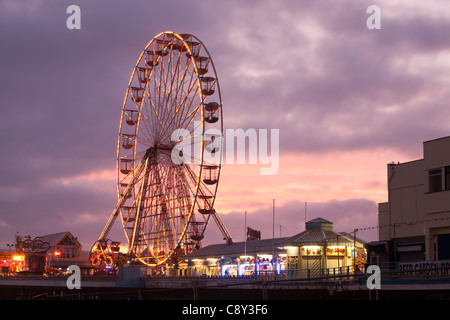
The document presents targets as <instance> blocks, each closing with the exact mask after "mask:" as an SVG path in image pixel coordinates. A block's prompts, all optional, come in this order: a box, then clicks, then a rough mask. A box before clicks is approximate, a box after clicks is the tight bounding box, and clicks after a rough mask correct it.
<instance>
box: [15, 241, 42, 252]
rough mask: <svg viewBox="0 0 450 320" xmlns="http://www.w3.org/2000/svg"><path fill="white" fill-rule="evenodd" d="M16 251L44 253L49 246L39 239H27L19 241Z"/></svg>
mask: <svg viewBox="0 0 450 320" xmlns="http://www.w3.org/2000/svg"><path fill="white" fill-rule="evenodd" d="M17 249H18V250H19V251H20V252H23V253H45V252H47V251H48V249H50V244H49V243H48V242H44V241H42V240H40V239H35V240H31V239H27V240H23V241H22V240H21V241H19V242H18V243H17Z"/></svg>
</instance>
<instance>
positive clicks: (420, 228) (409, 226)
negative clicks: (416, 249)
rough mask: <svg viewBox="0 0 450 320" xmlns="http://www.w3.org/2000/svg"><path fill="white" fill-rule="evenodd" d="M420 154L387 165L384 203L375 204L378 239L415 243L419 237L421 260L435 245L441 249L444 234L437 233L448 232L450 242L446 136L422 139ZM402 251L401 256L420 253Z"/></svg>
mask: <svg viewBox="0 0 450 320" xmlns="http://www.w3.org/2000/svg"><path fill="white" fill-rule="evenodd" d="M423 153H424V158H423V159H420V160H415V161H411V162H406V163H401V164H388V166H387V170H388V172H387V178H388V202H387V203H380V204H379V206H378V223H379V239H380V240H382V241H383V240H387V241H389V240H393V239H394V242H397V243H400V242H401V241H403V240H405V241H403V243H406V240H407V239H409V240H410V242H411V243H417V242H420V241H419V240H418V239H420V238H423V239H424V240H423V241H424V250H425V259H427V260H433V259H434V258H436V257H437V248H438V247H440V248H441V253H442V251H443V250H444V249H443V245H442V243H443V242H444V240H445V239H446V237H444V236H438V235H443V234H449V245H450V173H449V172H450V169H447V171H446V167H449V168H450V137H446V138H441V139H436V140H431V141H427V142H424V144H423ZM446 172H447V174H446ZM439 179H440V180H439ZM439 185H440V186H439ZM437 186H439V188H438V187H437ZM437 188H438V189H440V190H438V189H437ZM438 238H440V239H441V244H440V245H439V244H438ZM400 239H403V240H400ZM445 241H447V240H445ZM411 246H412V245H411ZM394 247H395V246H394ZM403 250H405V252H404V256H407V254H410V256H416V257H418V256H420V255H414V254H411V253H407V252H406V251H407V250H406V249H405V248H403ZM449 256H450V253H449Z"/></svg>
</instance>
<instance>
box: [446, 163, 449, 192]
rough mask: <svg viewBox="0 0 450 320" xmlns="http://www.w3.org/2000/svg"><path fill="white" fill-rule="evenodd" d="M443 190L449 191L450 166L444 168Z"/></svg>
mask: <svg viewBox="0 0 450 320" xmlns="http://www.w3.org/2000/svg"><path fill="white" fill-rule="evenodd" d="M445 190H450V166H446V167H445Z"/></svg>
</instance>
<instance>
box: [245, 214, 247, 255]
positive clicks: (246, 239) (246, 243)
mask: <svg viewBox="0 0 450 320" xmlns="http://www.w3.org/2000/svg"><path fill="white" fill-rule="evenodd" d="M244 241H245V242H244V256H246V255H247V211H245V218H244Z"/></svg>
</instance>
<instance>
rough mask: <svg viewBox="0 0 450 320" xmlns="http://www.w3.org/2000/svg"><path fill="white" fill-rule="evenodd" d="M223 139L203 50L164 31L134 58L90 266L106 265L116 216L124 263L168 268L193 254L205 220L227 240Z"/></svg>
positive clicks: (191, 39)
mask: <svg viewBox="0 0 450 320" xmlns="http://www.w3.org/2000/svg"><path fill="white" fill-rule="evenodd" d="M222 137H223V112H222V100H221V94H220V88H219V80H218V77H217V73H216V70H215V67H214V64H213V61H212V59H211V56H210V55H209V52H208V50H207V49H206V47H205V45H204V44H203V43H202V42H201V41H200V40H199V39H198V38H197V37H195V36H193V35H190V34H177V33H175V32H170V31H167V32H163V33H160V34H158V35H157V36H155V37H154V38H153V39H152V40H151V41H150V42H149V43H148V44H147V46H146V47H145V48H144V50H143V51H142V53H141V54H140V56H139V58H138V60H137V62H136V65H135V67H134V69H133V71H132V74H131V78H130V80H129V83H128V88H127V90H126V93H125V98H124V101H123V106H122V113H121V120H120V126H119V134H118V142H117V195H118V202H117V205H116V207H115V209H114V210H113V212H112V214H111V216H110V218H109V220H108V222H107V223H106V225H105V227H104V229H103V231H102V233H101V235H100V236H99V238H98V240H97V241H96V242H95V243H94V245H93V246H92V249H91V261H92V263H93V264H94V265H96V266H99V265H102V264H103V265H104V264H105V261H106V264H107V265H108V263H109V264H111V255H112V254H113V253H114V252H117V242H113V241H111V240H109V239H108V238H107V237H108V234H109V232H110V230H111V228H112V226H113V224H114V222H115V221H116V220H117V218H118V217H120V220H121V222H122V227H123V230H124V233H125V236H126V240H127V242H128V259H129V260H133V261H135V262H140V263H143V264H147V265H150V266H159V265H163V264H170V263H175V261H176V260H177V259H178V258H179V257H180V256H182V255H185V254H187V253H189V252H192V251H193V250H194V249H196V248H199V247H200V245H201V240H202V239H203V237H204V234H205V230H206V227H207V225H208V223H209V222H210V219H211V218H213V220H214V221H215V222H216V223H217V225H218V227H219V230H220V231H221V232H222V234H223V236H224V239H225V240H226V241H227V242H228V243H231V242H232V238H231V235H230V234H229V232H228V230H227V229H226V227H225V225H224V224H223V222H222V220H221V219H220V217H219V215H218V214H217V212H216V211H215V209H214V202H215V199H216V194H217V187H218V184H219V177H220V170H221V161H222V145H221V141H222Z"/></svg>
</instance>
